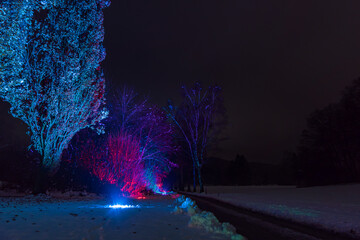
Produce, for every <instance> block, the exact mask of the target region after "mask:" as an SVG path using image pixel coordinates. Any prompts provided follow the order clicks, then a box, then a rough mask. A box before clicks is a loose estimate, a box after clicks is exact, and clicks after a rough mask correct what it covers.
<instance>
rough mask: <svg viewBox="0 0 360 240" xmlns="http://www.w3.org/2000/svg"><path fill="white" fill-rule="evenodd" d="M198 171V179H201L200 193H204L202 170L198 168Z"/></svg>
mask: <svg viewBox="0 0 360 240" xmlns="http://www.w3.org/2000/svg"><path fill="white" fill-rule="evenodd" d="M197 169H198V178H199V186H200V193H202V192H204V185H203V181H202V175H201V168H200V166H197Z"/></svg>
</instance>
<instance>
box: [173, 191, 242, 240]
mask: <svg viewBox="0 0 360 240" xmlns="http://www.w3.org/2000/svg"><path fill="white" fill-rule="evenodd" d="M176 205H177V206H175V209H174V213H175V214H188V215H189V216H190V222H189V227H197V228H203V229H205V230H206V231H207V232H212V233H217V234H221V235H224V236H226V237H227V238H229V239H231V240H244V239H246V238H245V237H243V236H241V235H239V234H237V233H236V229H235V227H234V226H232V225H231V224H229V223H220V222H219V220H218V219H217V218H216V217H215V216H214V214H212V213H211V212H207V211H201V210H200V209H199V208H198V207H197V206H196V203H195V202H194V201H192V200H191V199H190V198H186V197H184V196H180V197H179V198H177V199H176Z"/></svg>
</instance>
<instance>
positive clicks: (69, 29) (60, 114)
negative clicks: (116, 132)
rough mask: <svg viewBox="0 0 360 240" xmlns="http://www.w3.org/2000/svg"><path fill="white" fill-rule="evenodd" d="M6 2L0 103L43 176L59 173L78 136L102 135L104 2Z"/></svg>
mask: <svg viewBox="0 0 360 240" xmlns="http://www.w3.org/2000/svg"><path fill="white" fill-rule="evenodd" d="M9 2H10V1H9ZM9 2H5V3H2V5H1V11H0V17H1V18H2V24H4V26H6V29H10V30H11V32H9V33H8V34H5V35H1V36H0V46H1V50H0V54H1V57H2V60H5V61H2V64H5V68H2V72H1V75H0V77H1V82H0V97H1V98H2V99H3V100H4V101H7V102H9V103H10V104H11V108H10V111H11V114H12V115H13V116H14V117H16V118H19V119H21V120H23V121H24V122H25V123H26V124H27V125H28V127H29V131H28V134H29V135H30V137H31V141H32V146H33V147H34V148H35V149H36V150H37V151H38V152H39V153H40V155H41V156H42V161H41V163H40V168H41V175H45V174H48V173H51V172H54V171H55V170H56V169H57V167H58V166H59V163H60V160H61V154H62V151H63V150H64V149H65V148H66V147H67V145H68V143H69V141H70V140H71V138H72V137H73V136H74V134H75V133H76V132H78V131H79V130H81V129H83V128H86V127H94V126H97V127H98V128H97V130H98V131H99V133H100V132H102V131H103V129H102V128H101V126H100V124H99V123H100V121H101V120H102V119H104V118H105V117H106V116H107V111H106V109H105V108H104V101H105V98H104V91H105V80H104V76H103V73H102V70H101V65H100V64H101V62H102V61H103V60H104V59H105V49H104V47H103V45H102V42H103V38H104V28H103V12H102V11H103V8H105V7H107V6H108V5H109V4H110V1H108V0H78V1H67V0H58V1H28V0H24V1H12V2H13V3H14V4H13V5H12V3H9ZM15 2H16V3H15ZM50 3H51V4H50ZM1 29H3V28H1ZM5 31H6V30H5ZM2 67H3V66H2ZM12 69H14V71H12ZM40 191H43V190H40Z"/></svg>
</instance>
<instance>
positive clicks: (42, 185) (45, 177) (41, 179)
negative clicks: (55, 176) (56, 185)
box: [33, 162, 49, 195]
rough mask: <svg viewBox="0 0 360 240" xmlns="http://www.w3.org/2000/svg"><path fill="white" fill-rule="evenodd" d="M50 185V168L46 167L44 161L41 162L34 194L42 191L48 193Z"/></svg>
mask: <svg viewBox="0 0 360 240" xmlns="http://www.w3.org/2000/svg"><path fill="white" fill-rule="evenodd" d="M48 187H49V169H48V168H46V167H44V165H43V163H42V162H41V163H40V166H39V168H38V171H37V174H36V178H35V183H34V187H33V194H35V195H37V194H40V193H44V194H45V193H46V190H47V189H48Z"/></svg>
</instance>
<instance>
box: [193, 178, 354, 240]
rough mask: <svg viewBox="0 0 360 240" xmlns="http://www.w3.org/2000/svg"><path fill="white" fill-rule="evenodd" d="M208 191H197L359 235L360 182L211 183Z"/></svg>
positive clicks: (244, 205)
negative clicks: (310, 184)
mask: <svg viewBox="0 0 360 240" xmlns="http://www.w3.org/2000/svg"><path fill="white" fill-rule="evenodd" d="M205 192H206V193H204V194H196V195H201V196H206V197H209V198H214V199H218V200H222V201H224V202H227V203H230V204H233V205H236V206H240V207H243V208H247V209H250V210H253V211H256V212H261V213H265V214H269V215H272V216H276V217H280V218H284V219H289V220H292V221H295V222H300V223H304V224H310V225H313V226H316V227H318V228H325V229H328V230H330V231H335V232H341V233H345V234H347V235H349V236H352V237H355V238H360V184H349V185H334V186H320V187H309V188H296V187H295V186H237V187H230V186H210V187H205Z"/></svg>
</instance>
